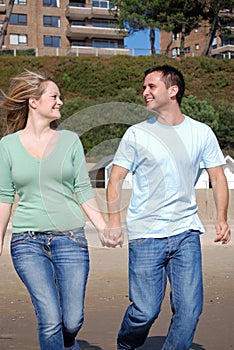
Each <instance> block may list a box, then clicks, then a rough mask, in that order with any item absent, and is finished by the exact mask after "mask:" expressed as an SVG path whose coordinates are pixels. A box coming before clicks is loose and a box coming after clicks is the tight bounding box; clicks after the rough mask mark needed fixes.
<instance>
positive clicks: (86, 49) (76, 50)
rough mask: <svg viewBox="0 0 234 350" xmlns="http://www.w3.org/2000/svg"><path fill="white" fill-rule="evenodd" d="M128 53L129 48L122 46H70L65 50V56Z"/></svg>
mask: <svg viewBox="0 0 234 350" xmlns="http://www.w3.org/2000/svg"><path fill="white" fill-rule="evenodd" d="M115 55H128V56H129V55H130V50H129V49H124V48H104V47H103V48H102V47H92V46H85V45H84V46H79V47H71V48H69V49H68V50H67V53H66V56H115Z"/></svg>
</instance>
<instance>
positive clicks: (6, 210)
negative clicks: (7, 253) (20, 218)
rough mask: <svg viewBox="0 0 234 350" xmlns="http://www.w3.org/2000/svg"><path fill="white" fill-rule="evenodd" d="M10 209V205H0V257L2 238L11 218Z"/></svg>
mask: <svg viewBox="0 0 234 350" xmlns="http://www.w3.org/2000/svg"><path fill="white" fill-rule="evenodd" d="M11 209H12V204H11V203H0V256H1V254H2V251H3V243H4V237H5V233H6V230H7V225H8V222H9V220H10V216H11Z"/></svg>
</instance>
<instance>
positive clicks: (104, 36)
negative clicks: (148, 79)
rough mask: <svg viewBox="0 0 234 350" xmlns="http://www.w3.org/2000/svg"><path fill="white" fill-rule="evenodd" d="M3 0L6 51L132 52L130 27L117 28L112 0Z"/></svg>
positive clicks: (0, 2)
mask: <svg viewBox="0 0 234 350" xmlns="http://www.w3.org/2000/svg"><path fill="white" fill-rule="evenodd" d="M9 9H10V1H8V0H0V31H1V32H0V33H1V34H0V35H1V36H4V44H3V46H2V48H0V49H1V51H2V53H4V52H6V51H7V50H8V51H9V50H10V51H11V52H14V53H15V54H17V52H18V54H19V53H20V52H21V53H22V52H23V51H22V50H24V52H25V53H26V52H27V51H28V52H29V53H31V54H34V55H36V56H44V55H49V56H50V55H52V56H54V55H57V56H67V55H77V56H79V55H102V56H103V55H107V56H110V55H117V54H122V55H129V54H130V51H129V50H128V49H125V48H124V37H125V36H126V35H127V34H128V32H127V31H126V30H124V31H120V30H119V29H118V28H117V20H116V19H115V18H114V16H113V14H112V13H111V11H110V10H111V2H110V1H108V0H73V1H70V0H36V1H32V0H15V1H14V5H13V8H12V11H11V14H10V16H9V22H8V25H7V30H6V31H4V30H1V27H2V29H3V27H4V26H5V25H6V22H5V21H6V19H7V14H8V11H9Z"/></svg>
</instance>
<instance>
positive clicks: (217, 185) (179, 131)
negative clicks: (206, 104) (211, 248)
mask: <svg viewBox="0 0 234 350" xmlns="http://www.w3.org/2000/svg"><path fill="white" fill-rule="evenodd" d="M184 90H185V83H184V78H183V75H182V74H181V72H179V71H178V70H177V69H175V68H174V67H171V66H168V65H163V66H157V67H153V68H151V69H149V70H147V71H146V72H145V80H144V86H143V98H144V100H145V103H146V106H147V108H149V109H151V110H153V111H155V117H153V118H151V119H148V120H146V121H143V122H141V123H139V124H136V125H134V126H131V127H130V128H129V129H128V130H127V131H126V133H125V135H124V136H123V138H122V140H121V142H120V145H119V148H118V150H117V152H116V155H115V158H114V161H113V167H112V172H111V175H110V180H109V184H108V188H107V200H108V209H109V224H108V228H107V229H106V233H105V234H106V238H105V239H106V241H105V245H107V246H109V247H116V246H117V245H120V246H122V245H123V233H122V230H121V223H120V213H119V212H120V192H121V184H122V182H123V180H124V178H125V177H126V175H127V173H128V172H129V171H131V172H132V174H133V175H132V178H133V189H132V197H131V200H130V204H129V208H128V213H127V231H128V237H129V288H130V295H129V297H130V301H131V304H130V306H129V307H128V308H127V310H126V313H125V316H124V319H123V322H122V325H121V328H120V331H119V334H118V339H117V346H118V350H124V349H128V350H133V349H136V348H137V347H139V346H141V345H142V344H143V343H144V342H145V340H146V338H147V335H148V332H149V330H150V327H151V326H152V324H153V322H154V321H155V319H156V318H157V317H158V314H159V312H160V308H161V304H162V301H163V298H164V294H165V289H166V282H167V278H168V279H169V282H170V288H171V294H170V296H171V298H170V301H171V309H172V319H171V324H170V327H169V331H168V334H167V337H166V340H165V342H164V345H163V347H162V349H163V350H172V349H173V350H189V349H190V346H191V344H192V341H193V337H194V333H195V329H196V326H197V322H198V319H199V316H200V314H201V312H202V305H203V285H202V266H201V247H200V234H201V233H202V232H204V228H203V226H202V223H201V222H200V220H199V218H198V215H197V205H196V199H195V190H194V187H195V184H196V181H197V179H198V177H199V175H200V173H201V170H202V169H203V168H204V169H206V170H207V172H208V174H209V177H210V181H211V184H212V189H213V193H214V199H215V203H216V207H217V222H216V238H215V242H222V243H223V244H227V243H228V242H229V241H230V238H231V232H230V229H229V227H228V224H227V207H228V187H227V181H226V177H225V175H224V172H223V169H222V165H223V164H224V163H225V160H224V157H223V155H222V152H221V150H220V148H219V145H218V142H217V139H216V137H215V135H214V133H213V132H212V130H211V129H210V127H208V126H207V125H205V124H203V123H200V122H198V121H195V120H193V119H191V118H190V117H188V116H185V115H183V114H182V113H181V110H180V104H181V99H182V97H183V94H184Z"/></svg>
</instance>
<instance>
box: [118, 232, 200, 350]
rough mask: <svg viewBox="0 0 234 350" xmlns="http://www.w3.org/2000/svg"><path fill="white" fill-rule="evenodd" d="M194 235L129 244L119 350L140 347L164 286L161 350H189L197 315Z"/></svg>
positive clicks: (196, 234) (197, 238)
mask: <svg viewBox="0 0 234 350" xmlns="http://www.w3.org/2000/svg"><path fill="white" fill-rule="evenodd" d="M199 234H200V232H197V231H187V232H184V233H182V234H179V235H176V236H173V237H167V238H159V239H158V238H142V239H136V240H132V241H130V242H129V288H130V292H129V293H130V294H129V298H130V300H131V302H132V303H131V305H130V306H129V307H128V308H127V310H126V313H125V316H124V319H123V322H122V325H121V329H120V331H119V334H118V339H117V346H118V349H119V350H122V349H128V350H133V349H135V348H137V347H139V346H141V345H142V344H143V343H144V342H145V340H146V338H147V335H148V333H149V330H150V327H151V326H152V324H153V322H154V321H155V319H156V318H157V317H158V315H159V312H160V309H161V304H162V301H163V298H164V295H165V290H166V284H167V277H168V279H169V282H170V287H171V293H170V302H171V309H172V319H171V324H170V328H169V331H168V334H167V337H166V340H165V342H164V345H163V347H162V350H189V349H190V345H191V344H192V341H193V337H194V333H195V329H196V325H197V322H198V319H199V316H200V314H201V312H202V305H203V283H202V258H201V246H200V236H199Z"/></svg>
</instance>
